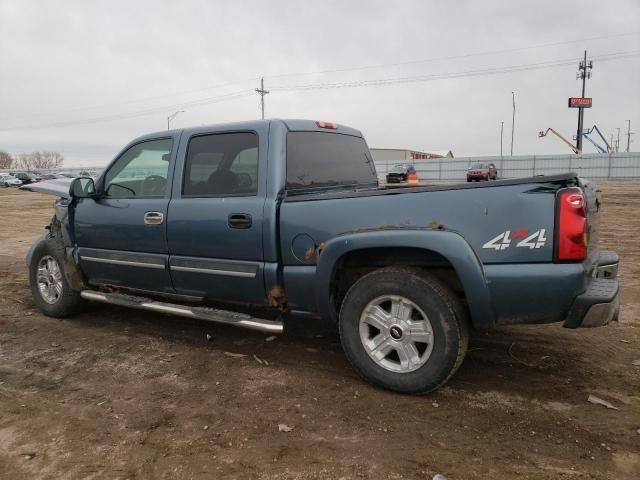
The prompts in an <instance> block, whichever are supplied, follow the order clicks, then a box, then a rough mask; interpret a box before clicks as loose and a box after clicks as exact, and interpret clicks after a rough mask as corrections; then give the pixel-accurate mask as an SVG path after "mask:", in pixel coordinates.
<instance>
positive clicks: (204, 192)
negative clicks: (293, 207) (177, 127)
mask: <svg viewBox="0 0 640 480" xmlns="http://www.w3.org/2000/svg"><path fill="white" fill-rule="evenodd" d="M257 192H258V135H256V134H255V133H250V132H242V133H218V134H213V135H201V136H198V137H194V138H192V139H191V141H189V146H188V148H187V162H186V165H185V174H184V184H183V189H182V193H183V195H184V196H191V197H194V196H195V197H209V196H224V195H255V194H256V193H257Z"/></svg>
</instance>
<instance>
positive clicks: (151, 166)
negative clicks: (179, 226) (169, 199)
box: [104, 138, 173, 198]
mask: <svg viewBox="0 0 640 480" xmlns="http://www.w3.org/2000/svg"><path fill="white" fill-rule="evenodd" d="M172 146H173V140H172V139H171V138H163V139H160V140H149V141H146V142H141V143H137V144H135V145H133V146H132V147H130V148H129V149H128V150H127V151H125V152H124V153H123V154H122V155H121V156H120V158H118V160H117V161H116V162H115V163H114V164H113V166H112V167H111V168H110V169H109V171H108V172H107V174H106V176H105V184H104V192H105V195H106V196H107V197H117V198H152V197H163V196H164V195H165V192H166V188H167V174H168V171H169V159H170V158H171V148H172Z"/></svg>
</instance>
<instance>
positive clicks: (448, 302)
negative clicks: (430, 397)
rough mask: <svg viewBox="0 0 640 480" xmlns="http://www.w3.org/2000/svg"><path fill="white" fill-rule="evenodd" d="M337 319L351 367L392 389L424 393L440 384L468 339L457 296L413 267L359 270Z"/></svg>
mask: <svg viewBox="0 0 640 480" xmlns="http://www.w3.org/2000/svg"><path fill="white" fill-rule="evenodd" d="M339 321H340V338H341V341H342V346H343V348H344V351H345V353H346V355H347V358H348V359H349V361H350V362H351V364H352V365H353V367H354V369H355V370H356V371H357V372H358V373H359V374H360V375H362V376H363V377H364V378H365V379H366V380H367V381H369V382H370V383H372V384H374V385H376V386H379V387H382V388H386V389H389V390H393V391H396V392H403V393H426V392H430V391H432V390H435V389H436V388H438V387H439V386H441V385H443V384H444V383H445V382H446V381H447V380H448V379H449V378H450V377H451V376H452V375H453V374H454V373H455V372H456V370H457V369H458V367H459V366H460V364H461V363H462V360H463V359H464V356H465V353H466V350H467V345H468V340H469V332H468V326H467V320H466V318H465V315H464V312H463V310H462V308H461V306H460V303H459V301H458V299H457V298H456V297H455V295H453V293H452V292H451V291H450V290H448V289H447V288H446V287H445V286H444V285H443V284H441V283H440V282H439V281H438V280H437V279H436V278H435V277H434V276H432V275H429V274H427V273H424V272H422V271H420V270H417V269H410V268H395V267H390V268H384V269H381V270H376V271H374V272H372V273H369V274H367V275H365V276H364V277H362V278H361V279H359V280H358V281H357V282H356V283H355V284H354V285H353V286H352V287H351V288H350V289H349V291H348V292H347V295H346V296H345V298H344V301H343V303H342V308H341V310H340V319H339Z"/></svg>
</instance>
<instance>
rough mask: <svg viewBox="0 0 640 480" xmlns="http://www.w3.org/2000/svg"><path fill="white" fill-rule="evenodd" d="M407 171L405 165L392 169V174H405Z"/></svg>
mask: <svg viewBox="0 0 640 480" xmlns="http://www.w3.org/2000/svg"><path fill="white" fill-rule="evenodd" d="M404 170H405V166H404V165H395V166H394V167H393V168H392V169H391V172H392V173H403V172H404Z"/></svg>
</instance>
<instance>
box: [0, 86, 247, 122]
mask: <svg viewBox="0 0 640 480" xmlns="http://www.w3.org/2000/svg"><path fill="white" fill-rule="evenodd" d="M252 93H253V91H252V90H242V91H239V92H233V93H228V94H225V95H219V96H217V97H210V98H204V99H200V100H194V101H191V102H186V103H181V104H173V105H164V106H162V107H155V108H151V109H147V110H139V111H136V112H130V113H121V114H113V115H106V116H101V117H94V118H88V119H82V120H70V121H66V122H58V123H50V124H44V125H35V126H26V125H25V126H18V127H0V131H16V130H41V129H47V128H57V127H69V126H74V125H85V124H92V123H102V122H111V121H115V120H123V119H126V118H136V117H143V116H146V115H152V114H154V113H164V112H166V111H168V110H173V109H176V108H187V107H195V106H199V105H209V104H213V103H218V102H224V101H226V100H232V99H236V98H240V97H246V96H249V95H251V94H252Z"/></svg>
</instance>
